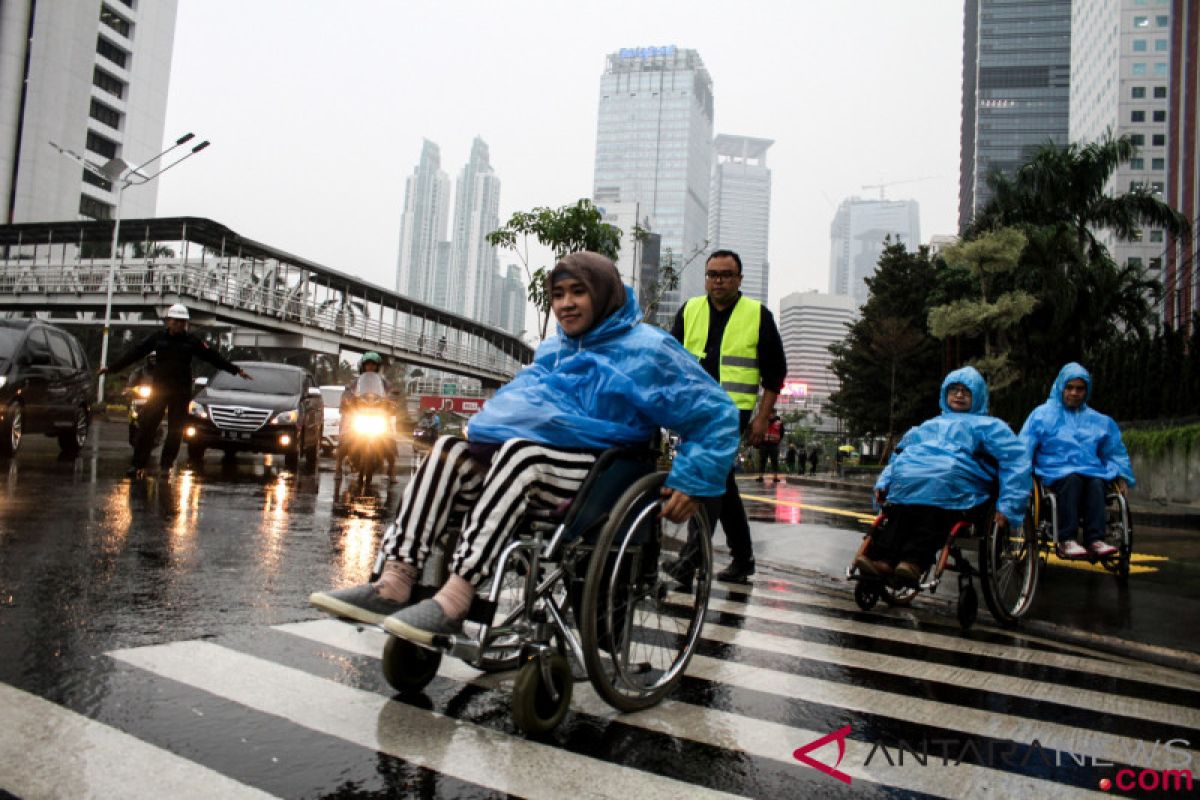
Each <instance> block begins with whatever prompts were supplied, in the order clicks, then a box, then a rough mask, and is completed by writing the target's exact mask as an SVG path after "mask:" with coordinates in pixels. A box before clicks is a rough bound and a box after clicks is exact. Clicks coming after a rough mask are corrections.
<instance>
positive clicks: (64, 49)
mask: <svg viewBox="0 0 1200 800" xmlns="http://www.w3.org/2000/svg"><path fill="white" fill-rule="evenodd" d="M176 4H177V2H176V0H153V2H135V0H73V1H72V2H45V1H44V0H43V2H35V0H5V2H3V3H0V223H13V222H46V221H53V220H69V219H78V218H80V217H91V218H93V219H109V218H111V217H112V216H113V210H114V205H115V203H116V194H115V192H114V191H113V186H112V184H111V183H110V182H108V181H106V180H104V179H102V178H99V177H97V176H95V175H93V174H92V173H90V172H88V171H86V170H85V169H84V168H83V167H82V166H80V164H79V163H78V162H76V161H74V160H72V159H70V158H67V157H65V156H64V155H62V154H61V153H59V152H58V151H56V150H55V149H54V148H53V147H51V146H50V144H49V143H50V142H51V141H53V142H55V143H56V144H58V145H59V146H61V147H63V148H65V149H68V150H71V151H74V152H76V153H78V154H80V155H81V156H83V157H84V158H86V159H87V160H88V161H91V162H93V163H94V164H96V165H98V166H100V165H104V164H105V163H107V162H108V161H110V160H111V159H114V158H120V159H123V160H124V161H126V162H128V163H129V164H130V165H132V166H137V165H139V164H141V163H142V162H144V161H146V160H147V159H150V158H152V157H154V156H155V155H156V154H158V153H159V152H160V151H161V150H162V149H163V125H164V122H165V118H166V108H167V85H168V83H169V82H170V76H171V51H172V49H173V48H174V44H175V10H176ZM157 199H158V188H157V183H156V182H151V183H149V184H148V185H146V186H142V187H139V188H137V189H134V190H131V191H129V192H126V193H124V195H123V197H122V208H121V211H122V214H123V215H124V216H126V217H152V216H154V211H155V206H156V204H157Z"/></svg>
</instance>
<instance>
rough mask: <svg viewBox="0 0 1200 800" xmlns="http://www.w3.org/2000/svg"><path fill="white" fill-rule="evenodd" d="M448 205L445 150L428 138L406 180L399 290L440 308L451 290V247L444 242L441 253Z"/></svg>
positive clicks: (397, 269) (399, 263) (398, 269)
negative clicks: (449, 277)
mask: <svg viewBox="0 0 1200 800" xmlns="http://www.w3.org/2000/svg"><path fill="white" fill-rule="evenodd" d="M449 208H450V178H449V176H447V175H446V173H445V172H443V171H442V152H441V150H440V149H438V146H437V145H436V144H434V143H433V142H431V141H429V140H428V139H426V140H425V143H424V144H423V145H422V146H421V161H420V163H418V164H417V168H416V169H415V170H413V174H412V175H409V176H408V178H406V179H405V181H404V215H403V217H402V218H401V221H400V257H399V259H398V261H397V265H396V291H398V292H400V293H401V294H406V295H408V296H409V297H411V298H412V299H413V300H417V301H419V302H422V303H429V304H431V305H435V306H438V307H440V308H446V303H447V295H448V292H449V290H448V286H447V281H446V280H445V276H446V273H447V272H448V269H447V268H448V266H449V262H450V246H449V245H448V244H444V245H443V246H442V247H441V248H440V250H441V253H439V243H444V242H445V240H446V219H447V212H448V211H449ZM439 276H441V278H442V279H441V280H439Z"/></svg>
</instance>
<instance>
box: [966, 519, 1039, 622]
mask: <svg viewBox="0 0 1200 800" xmlns="http://www.w3.org/2000/svg"><path fill="white" fill-rule="evenodd" d="M1040 566H1041V559H1039V558H1038V529H1037V525H1036V524H1035V523H1034V521H1033V519H1032V518H1031V517H1030V516H1029V515H1026V517H1025V523H1024V524H1023V525H1022V526H1021V529H1020V530H1019V531H1014V530H1013V529H1012V528H1011V527H1010V526H1007V525H1006V526H1004V527H1000V526H999V525H997V524H996V523H995V522H994V521H989V523H988V526H987V531H986V532H985V533H984V535H983V537H982V538H981V539H980V540H979V572H980V576H981V583H982V584H983V600H984V602H985V603H987V607H988V611H990V612H992V616H993V617H995V619H996V621H997V622H999V623H1000V624H1001V625H1003V626H1004V627H1006V628H1011V627H1012V626H1014V625H1016V624H1017V621H1018V620H1020V619H1021V617H1023V616H1025V612H1026V611H1028V610H1029V606H1030V605H1032V604H1033V596H1034V594H1035V593H1036V592H1037V581H1038V570H1039V567H1040Z"/></svg>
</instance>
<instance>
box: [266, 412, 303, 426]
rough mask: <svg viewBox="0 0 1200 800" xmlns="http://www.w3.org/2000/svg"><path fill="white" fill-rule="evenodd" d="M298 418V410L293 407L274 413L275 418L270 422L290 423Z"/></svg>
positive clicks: (277, 423)
mask: <svg viewBox="0 0 1200 800" xmlns="http://www.w3.org/2000/svg"><path fill="white" fill-rule="evenodd" d="M298 419H300V412H299V411H297V410H296V409H294V408H293V409H292V410H291V411H284V412H283V413H282V414H276V415H275V419H273V420H271V423H272V424H274V425H292V424H295V422H296V420H298Z"/></svg>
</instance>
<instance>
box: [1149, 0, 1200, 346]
mask: <svg viewBox="0 0 1200 800" xmlns="http://www.w3.org/2000/svg"><path fill="white" fill-rule="evenodd" d="M1159 13H1163V12H1161V11H1159V10H1158V9H1157V8H1156V9H1155V16H1157V15H1158V14H1159ZM1171 19H1172V25H1171V44H1170V49H1171V66H1170V80H1169V83H1168V86H1169V87H1170V89H1169V93H1170V97H1169V103H1168V110H1167V155H1166V158H1167V173H1166V180H1167V196H1166V201H1167V203H1168V204H1169V205H1170V206H1171V208H1174V209H1176V210H1178V211H1179V212H1180V213H1181V214H1183V216H1184V217H1185V218H1187V219H1188V220H1189V221H1190V222H1191V223H1192V234H1191V236H1186V237H1180V238H1176V237H1173V236H1168V237H1167V247H1166V248H1165V250H1164V255H1165V257H1166V268H1165V269H1164V271H1163V289H1164V291H1163V321H1164V322H1166V323H1167V324H1168V325H1171V326H1172V327H1174V328H1176V329H1185V328H1187V329H1189V330H1190V328H1189V327H1188V326H1190V325H1191V324H1192V321H1193V317H1192V315H1193V314H1194V313H1195V312H1196V311H1200V282H1198V281H1197V280H1196V278H1197V275H1198V274H1200V136H1198V135H1197V133H1196V132H1197V131H1198V130H1200V0H1175V2H1174V4H1173V5H1172V6H1171ZM1155 24H1156V25H1157V21H1156V23H1155Z"/></svg>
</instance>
